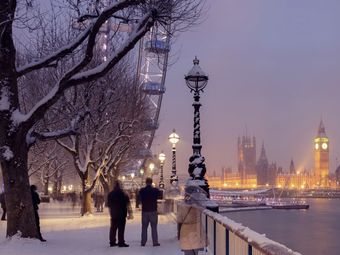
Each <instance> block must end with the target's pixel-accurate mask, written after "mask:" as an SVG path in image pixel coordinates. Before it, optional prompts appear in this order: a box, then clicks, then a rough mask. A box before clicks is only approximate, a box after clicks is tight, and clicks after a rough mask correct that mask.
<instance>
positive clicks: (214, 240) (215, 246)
mask: <svg viewBox="0 0 340 255" xmlns="http://www.w3.org/2000/svg"><path fill="white" fill-rule="evenodd" d="M214 255H216V220H215V219H214Z"/></svg>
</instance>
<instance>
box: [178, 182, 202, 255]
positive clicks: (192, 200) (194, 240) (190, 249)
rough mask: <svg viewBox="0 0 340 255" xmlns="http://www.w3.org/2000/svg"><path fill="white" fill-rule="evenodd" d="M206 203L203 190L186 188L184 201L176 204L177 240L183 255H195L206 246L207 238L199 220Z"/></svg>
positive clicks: (192, 187)
mask: <svg viewBox="0 0 340 255" xmlns="http://www.w3.org/2000/svg"><path fill="white" fill-rule="evenodd" d="M206 201H207V195H206V192H205V191H204V190H203V189H201V188H200V187H196V186H187V187H186V188H185V198H184V201H183V202H181V203H179V204H178V209H177V223H178V228H179V229H178V235H179V236H178V238H179V241H180V247H181V250H182V251H183V252H184V254H185V255H197V254H198V252H199V251H202V250H203V249H204V248H205V247H206V246H207V236H206V233H205V230H204V229H203V226H202V219H201V217H202V211H203V210H204V209H205V207H206V205H205V203H206Z"/></svg>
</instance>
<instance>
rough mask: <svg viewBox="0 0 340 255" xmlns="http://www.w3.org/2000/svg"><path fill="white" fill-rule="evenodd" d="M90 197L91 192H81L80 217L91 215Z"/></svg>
mask: <svg viewBox="0 0 340 255" xmlns="http://www.w3.org/2000/svg"><path fill="white" fill-rule="evenodd" d="M92 213H93V211H92V197H91V191H87V190H83V201H82V206H81V216H84V215H86V214H92Z"/></svg>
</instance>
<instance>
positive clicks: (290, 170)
mask: <svg viewBox="0 0 340 255" xmlns="http://www.w3.org/2000/svg"><path fill="white" fill-rule="evenodd" d="M289 173H290V174H296V171H295V165H294V161H293V159H292V160H291V161H290V166H289Z"/></svg>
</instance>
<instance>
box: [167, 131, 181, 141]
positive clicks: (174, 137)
mask: <svg viewBox="0 0 340 255" xmlns="http://www.w3.org/2000/svg"><path fill="white" fill-rule="evenodd" d="M169 141H170V143H172V144H176V143H178V142H179V135H177V134H176V130H175V129H174V130H173V131H172V133H171V134H170V135H169Z"/></svg>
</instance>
